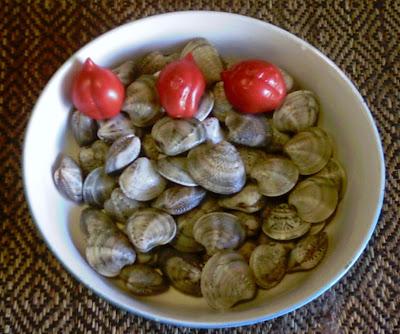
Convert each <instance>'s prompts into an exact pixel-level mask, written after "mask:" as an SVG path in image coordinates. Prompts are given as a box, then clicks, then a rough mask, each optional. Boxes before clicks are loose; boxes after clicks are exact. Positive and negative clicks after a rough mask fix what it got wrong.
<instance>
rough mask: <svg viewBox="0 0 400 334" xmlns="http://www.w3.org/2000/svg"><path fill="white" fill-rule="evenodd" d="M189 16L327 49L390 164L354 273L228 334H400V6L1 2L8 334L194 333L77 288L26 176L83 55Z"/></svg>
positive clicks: (0, 160) (2, 311)
mask: <svg viewBox="0 0 400 334" xmlns="http://www.w3.org/2000/svg"><path fill="white" fill-rule="evenodd" d="M189 9H208V10H219V11H230V12H236V13H240V14H244V15H248V16H252V17H255V18H258V19H261V20H264V21H266V22H270V23H273V24H275V25H277V26H280V27H282V28H284V29H286V30H288V31H290V32H292V33H294V34H295V35H297V36H299V37H301V38H303V39H305V40H306V41H308V42H310V43H311V44H313V45H314V46H316V47H317V48H319V49H320V50H321V51H322V52H323V53H325V54H326V55H327V56H328V57H330V58H331V59H332V60H333V61H335V62H336V63H337V64H338V65H339V67H340V68H341V69H342V70H343V71H344V72H345V73H346V74H347V75H348V76H349V77H350V79H351V80H353V82H354V83H355V85H356V86H357V87H358V88H359V90H360V92H361V94H362V95H363V97H364V98H365V99H366V101H367V103H368V105H369V106H370V108H371V111H372V113H373V116H374V118H375V120H376V122H377V125H378V128H379V131H380V133H381V136H382V141H383V145H384V148H385V158H386V171H387V181H386V194H385V201H384V206H383V210H382V214H381V217H380V219H379V224H378V226H377V228H376V230H375V233H374V234H373V237H372V239H371V241H370V242H369V244H368V247H367V249H366V250H365V252H364V253H363V255H362V256H361V258H360V259H359V260H358V261H357V263H356V264H355V265H354V267H353V268H352V269H351V270H350V271H349V273H348V274H347V275H346V276H345V277H344V278H343V279H342V280H341V281H340V282H339V283H338V284H336V285H335V286H334V287H333V288H332V289H331V290H330V291H328V292H327V293H325V294H324V295H323V296H321V297H320V298H318V299H316V300H315V301H313V302H311V303H310V304H308V305H307V306H305V307H302V308H301V309H299V310H297V311H295V312H292V313H289V314H287V315H285V316H283V317H280V318H278V319H275V320H272V321H268V322H264V323H261V324H258V325H255V326H251V327H243V328H237V329H226V330H219V331H216V332H218V333H294V332H296V333H301V332H307V333H314V332H320V333H400V321H399V312H400V301H399V298H400V292H399V286H400V279H399V277H400V262H399V257H400V225H399V207H400V182H399V181H400V176H399V169H400V163H399V156H400V145H399V132H400V129H399V113H400V104H399V90H400V79H399V78H400V59H399V57H400V56H399V51H400V47H399V45H400V44H399V36H400V28H399V27H400V1H398V0H386V1H383V0H382V1H374V0H365V1H339V0H338V1H325V0H319V1H304V0H297V1H228V0H225V1H206V0H204V1H201V0H199V1H172V0H165V1H161V0H160V1H133V2H128V1H124V2H122V1H121V2H115V3H114V2H113V1H108V2H106V1H97V2H92V3H91V4H89V3H88V2H83V1H50V0H49V1H23V0H20V1H17V0H14V1H13V0H3V1H1V5H0V26H1V29H0V41H1V46H0V113H1V114H0V147H1V149H0V215H1V234H0V240H1V243H0V289H1V290H0V292H1V298H0V333H18V334H20V333H189V332H191V331H192V330H191V329H187V328H178V327H173V326H167V325H163V324H160V323H155V322H152V321H147V320H145V319H143V318H140V317H137V316H135V315H132V314H129V313H127V312H124V311H122V310H119V309H117V308H116V307H114V306H112V305H110V304H109V303H108V302H106V301H105V300H103V299H101V298H99V297H97V296H96V295H95V294H93V293H92V292H91V291H89V290H88V289H87V288H86V287H84V286H83V285H82V284H80V283H78V282H77V281H76V280H75V279H74V278H72V277H71V275H70V274H69V273H68V272H67V271H66V270H65V269H64V268H63V267H62V266H61V265H60V263H59V262H58V261H57V260H56V259H55V257H54V256H53V255H52V254H51V252H50V251H49V250H48V248H47V247H46V245H45V243H44V242H43V241H42V240H41V239H40V238H39V236H38V234H37V233H36V228H35V226H34V224H33V222H32V220H31V217H30V214H29V211H28V208H27V204H26V202H25V199H24V194H23V189H22V182H21V170H20V164H21V147H22V141H23V134H24V130H25V127H26V124H27V120H28V118H29V115H30V113H31V110H32V107H33V105H34V103H35V101H36V99H37V97H38V96H39V94H40V92H41V90H42V89H43V87H44V86H45V85H46V83H47V81H48V80H49V79H50V77H51V76H52V74H53V73H54V72H55V71H56V70H57V69H58V67H59V66H60V65H61V64H62V63H63V62H64V61H65V60H66V59H67V58H68V57H69V56H70V55H71V54H72V53H73V52H75V51H76V50H78V49H79V48H80V47H82V46H83V45H84V44H86V43H87V42H89V41H90V40H92V39H93V38H95V37H97V36H98V35H100V34H101V33H103V32H105V31H107V30H109V29H111V28H114V27H116V26H118V25H120V24H122V23H125V22H129V21H132V20H136V19H138V18H141V17H144V16H149V15H153V14H157V13H163V12H170V11H176V10H189ZM44 130H45V129H44ZM365 182H368V180H365ZM193 332H196V333H197V332H199V333H203V332H207V331H203V330H199V331H194V330H193ZM210 332H214V331H211V330H210Z"/></svg>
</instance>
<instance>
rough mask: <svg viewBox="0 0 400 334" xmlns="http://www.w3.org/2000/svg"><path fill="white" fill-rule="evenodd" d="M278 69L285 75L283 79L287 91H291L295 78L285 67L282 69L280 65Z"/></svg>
mask: <svg viewBox="0 0 400 334" xmlns="http://www.w3.org/2000/svg"><path fill="white" fill-rule="evenodd" d="M278 69H279V71H280V72H281V74H282V76H283V80H284V81H285V85H286V91H287V92H290V91H291V90H292V88H293V86H294V80H293V78H292V76H291V75H290V74H289V73H288V72H286V71H285V70H284V69H282V68H280V67H278Z"/></svg>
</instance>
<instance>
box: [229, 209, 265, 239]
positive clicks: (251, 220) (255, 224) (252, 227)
mask: <svg viewBox="0 0 400 334" xmlns="http://www.w3.org/2000/svg"><path fill="white" fill-rule="evenodd" d="M231 213H232V214H233V215H235V216H236V217H238V218H239V223H240V225H242V227H243V229H244V230H245V232H246V237H254V236H256V235H257V234H258V231H259V230H260V226H261V221H260V219H259V218H258V216H256V215H251V214H248V213H245V212H241V211H231Z"/></svg>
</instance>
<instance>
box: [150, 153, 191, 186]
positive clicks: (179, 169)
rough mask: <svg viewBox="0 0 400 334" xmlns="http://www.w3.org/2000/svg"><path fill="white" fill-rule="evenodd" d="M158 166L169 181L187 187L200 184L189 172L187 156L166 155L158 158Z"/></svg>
mask: <svg viewBox="0 0 400 334" xmlns="http://www.w3.org/2000/svg"><path fill="white" fill-rule="evenodd" d="M156 168H157V171H158V172H159V173H160V174H161V175H162V176H163V177H165V178H166V179H167V180H169V181H172V182H174V183H177V184H180V185H183V186H187V187H195V186H197V185H198V184H197V183H196V182H195V181H194V180H193V178H192V177H191V176H190V174H189V171H188V168H187V159H186V157H164V158H161V159H158V160H157V166H156Z"/></svg>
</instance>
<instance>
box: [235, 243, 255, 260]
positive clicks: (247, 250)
mask: <svg viewBox="0 0 400 334" xmlns="http://www.w3.org/2000/svg"><path fill="white" fill-rule="evenodd" d="M256 247H257V243H256V242H255V241H253V240H247V241H245V242H244V243H243V245H242V246H240V248H239V249H238V250H237V251H238V253H239V254H240V255H242V256H243V258H244V259H245V260H246V261H247V262H249V260H250V256H251V253H253V251H254V250H255V249H256Z"/></svg>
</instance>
